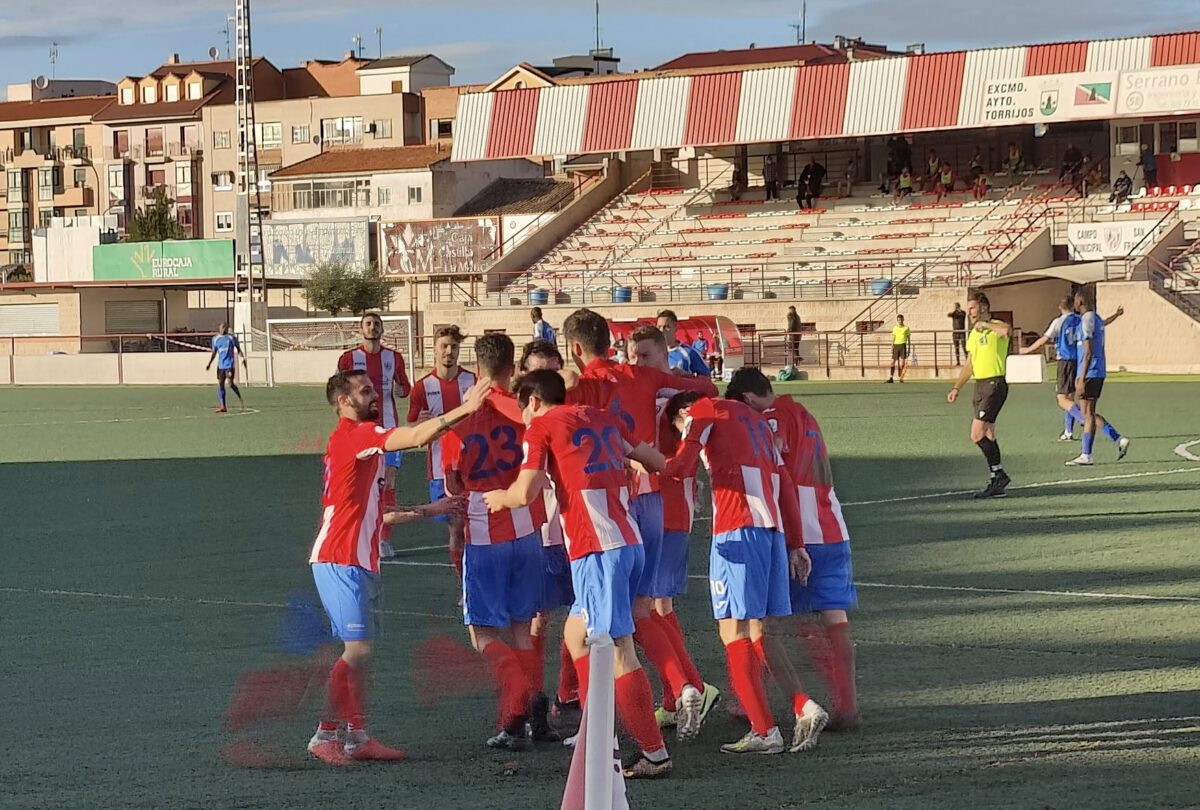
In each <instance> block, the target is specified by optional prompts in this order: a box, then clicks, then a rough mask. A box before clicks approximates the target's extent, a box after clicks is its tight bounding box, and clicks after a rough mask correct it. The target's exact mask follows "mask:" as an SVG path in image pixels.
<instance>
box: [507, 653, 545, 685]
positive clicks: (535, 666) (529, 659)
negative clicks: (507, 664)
mask: <svg viewBox="0 0 1200 810" xmlns="http://www.w3.org/2000/svg"><path fill="white" fill-rule="evenodd" d="M513 652H515V653H516V655H517V660H518V661H520V662H521V671H522V672H524V673H525V677H526V678H528V679H529V685H530V686H531V687H533V691H535V692H541V691H542V690H543V689H544V687H545V685H546V683H545V682H546V667H545V664H544V663H543V661H542V656H541V652H540V651H539V650H538V649H537V647H536V646H535V647H534V648H533V649H532V650H522V649H519V648H518V649H516V650H513Z"/></svg>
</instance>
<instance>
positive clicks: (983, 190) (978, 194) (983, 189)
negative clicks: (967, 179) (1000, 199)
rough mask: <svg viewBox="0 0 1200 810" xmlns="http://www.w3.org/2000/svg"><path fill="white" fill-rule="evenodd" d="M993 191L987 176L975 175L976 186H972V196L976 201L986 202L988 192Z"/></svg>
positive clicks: (983, 174)
mask: <svg viewBox="0 0 1200 810" xmlns="http://www.w3.org/2000/svg"><path fill="white" fill-rule="evenodd" d="M991 190H992V186H991V184H990V183H989V182H988V178H987V174H986V173H984V172H980V173H979V174H977V175H975V184H974V185H972V186H971V196H972V197H974V198H975V199H976V200H986V199H987V195H988V192H989V191H991Z"/></svg>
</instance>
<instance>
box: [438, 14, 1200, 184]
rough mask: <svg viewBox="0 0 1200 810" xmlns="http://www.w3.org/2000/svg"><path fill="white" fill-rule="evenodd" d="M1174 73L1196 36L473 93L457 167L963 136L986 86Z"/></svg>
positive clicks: (459, 133)
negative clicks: (944, 133) (930, 134)
mask: <svg viewBox="0 0 1200 810" xmlns="http://www.w3.org/2000/svg"><path fill="white" fill-rule="evenodd" d="M1179 65H1200V32H1196V33H1181V34H1158V35H1154V36H1144V37H1131V38H1128V39H1111V40H1101V41H1097V42H1063V43H1055V44H1049V45H1022V46H1017V47H1012V48H989V49H986V50H977V51H952V52H948V53H931V54H924V55H905V56H896V57H891V58H882V59H872V60H869V61H861V62H846V63H841V64H825V65H813V66H804V65H791V66H782V67H766V68H757V69H740V70H730V71H727V72H715V73H713V72H710V73H699V74H694V75H666V76H662V75H654V76H643V75H638V74H634V75H627V76H623V77H614V78H612V79H610V80H602V81H594V82H588V83H581V84H566V85H559V86H555V87H545V88H534V89H525V90H504V91H499V92H491V93H466V94H463V95H461V96H459V100H458V120H457V126H456V131H455V134H454V152H453V158H452V159H453V160H456V161H465V160H488V159H497V158H514V157H546V156H553V155H576V154H586V153H596V152H616V151H626V150H629V151H635V150H647V149H656V148H674V147H680V146H713V145H724V144H734V143H754V142H774V141H797V140H805V139H811V138H826V137H843V136H862V135H880V134H889V133H895V132H913V131H918V130H929V129H956V128H957V129H966V128H972V127H978V126H984V125H985V124H984V122H983V120H982V111H981V106H980V103H979V102H980V98H981V97H982V95H983V92H984V86H985V84H986V83H987V82H988V81H990V80H995V79H1008V78H1014V79H1015V78H1022V77H1029V76H1047V75H1052V74H1075V73H1116V72H1122V71H1137V70H1145V69H1149V68H1157V67H1170V66H1179ZM1111 115H1112V112H1111V110H1108V111H1107V112H1106V113H1104V114H1098V117H1102V118H1107V117H1111Z"/></svg>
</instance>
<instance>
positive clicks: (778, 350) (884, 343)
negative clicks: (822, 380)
mask: <svg viewBox="0 0 1200 810" xmlns="http://www.w3.org/2000/svg"><path fill="white" fill-rule="evenodd" d="M957 334H960V335H965V333H957ZM955 335H956V333H955V332H954V331H953V330H931V331H923V332H917V331H913V332H912V333H911V335H910V339H909V344H908V368H909V371H910V372H913V376H914V377H916V376H918V375H919V376H925V374H924V370H925V369H931V370H932V372H933V376H934V377H941V376H943V375H944V374H953V373H956V372H955V371H953V370H956V369H958V368H959V367H960V366H961V365H962V363H965V362H968V359H967V356H966V352H965V351H963V350H962V343H961V342H957V344H956V341H955ZM843 338H844V335H843V333H842V332H786V331H778V332H776V331H760V332H758V333H756V334H755V335H754V336H753V337H752V338H750V341H752V344H753V345H752V346H751V345H747V363H750V362H751V360H752V359H753V361H754V363H753V364H754V365H758V366H760V367H764V368H770V367H784V366H793V367H795V368H797V369H799V370H801V371H807V372H809V374H810V375H811V374H813V373H818V374H824V375H825V377H827V378H830V377H833V376H842V377H844V376H845V372H849V373H850V374H853V373H854V372H857V373H858V375H859V376H860V377H867V376H868V372H880V371H885V370H887V369H889V368H890V367H891V365H892V335H891V332H890V331H885V330H883V329H882V328H881V329H880V330H878V331H870V332H864V333H861V334H860V338H861V339H860V340H858V341H856V342H855V344H854V345H852V346H847V345H846V344H845V342H844V340H843ZM743 341H744V342H745V341H746V337H745V336H743ZM835 371H840V372H842V373H841V374H838V375H835V374H834V372H835Z"/></svg>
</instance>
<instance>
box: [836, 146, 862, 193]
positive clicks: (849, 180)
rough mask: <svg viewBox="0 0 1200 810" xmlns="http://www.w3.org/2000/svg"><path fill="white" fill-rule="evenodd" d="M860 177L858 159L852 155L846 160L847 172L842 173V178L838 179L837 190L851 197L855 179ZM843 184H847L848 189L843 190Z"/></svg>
mask: <svg viewBox="0 0 1200 810" xmlns="http://www.w3.org/2000/svg"><path fill="white" fill-rule="evenodd" d="M857 179H858V159H857V156H854V155H852V156H851V157H850V160H848V161H847V162H846V172H845V174H843V175H842V179H841V180H838V184H837V191H838V194H840V195H841V196H843V197H849V196H850V195H851V193H852V192H853V191H854V181H855V180H857ZM842 184H845V186H846V190H845V191H844V192H843V191H842Z"/></svg>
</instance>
